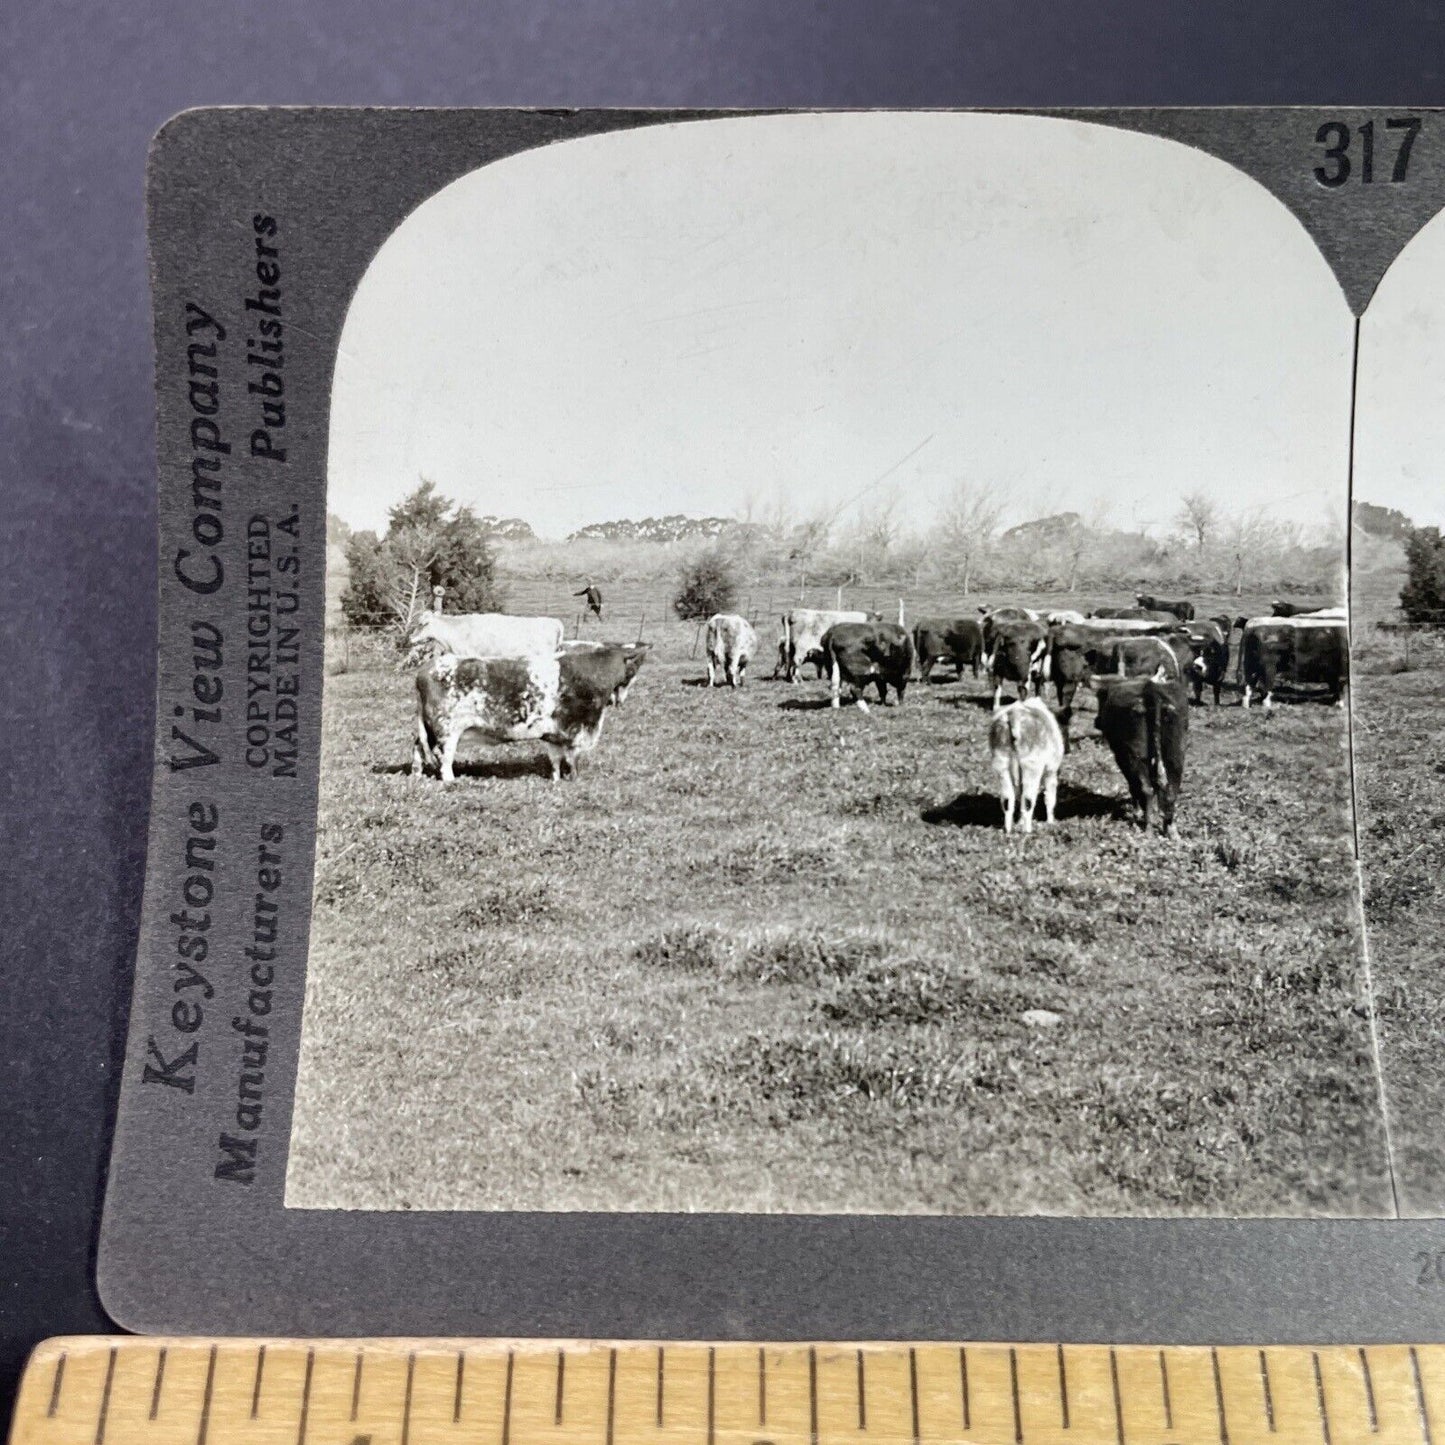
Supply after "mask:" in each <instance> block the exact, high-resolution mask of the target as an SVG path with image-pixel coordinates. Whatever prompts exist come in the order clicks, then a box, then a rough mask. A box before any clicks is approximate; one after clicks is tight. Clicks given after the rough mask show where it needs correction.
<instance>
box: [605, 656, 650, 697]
mask: <svg viewBox="0 0 1445 1445" xmlns="http://www.w3.org/2000/svg"><path fill="white" fill-rule="evenodd" d="M651 646H652V644H651V643H650V642H627V643H624V644H623V646H622V674H623V680H622V681H621V682H620V683H618V684H617V686H616V687H615V688H613V689H612V701H613V702H621V701H622V700H623V699H624V698H625V697H626V696H627V689H628V688H630V687H631V686H632V680H633V678H635V677H636V676H637V673H638V670H639V669H640V668H641V667H642V664H643V663H644V662H646V661H647V653H648V649H649V648H650V647H651Z"/></svg>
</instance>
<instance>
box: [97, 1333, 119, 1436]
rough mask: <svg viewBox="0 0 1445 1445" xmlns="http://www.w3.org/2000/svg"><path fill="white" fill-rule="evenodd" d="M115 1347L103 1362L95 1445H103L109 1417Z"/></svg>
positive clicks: (113, 1381) (113, 1378)
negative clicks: (103, 1377) (102, 1382)
mask: <svg viewBox="0 0 1445 1445" xmlns="http://www.w3.org/2000/svg"><path fill="white" fill-rule="evenodd" d="M115 1355H116V1350H115V1346H114V1345H112V1346H111V1347H110V1356H109V1358H108V1359H107V1360H106V1362H105V1385H104V1387H103V1388H102V1389H101V1392H100V1416H99V1418H98V1419H97V1420H96V1422H95V1445H105V1424H106V1420H107V1418H108V1417H109V1415H110V1387H111V1385H112V1384H114V1383H115Z"/></svg>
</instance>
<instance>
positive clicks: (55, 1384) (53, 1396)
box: [45, 1350, 65, 1420]
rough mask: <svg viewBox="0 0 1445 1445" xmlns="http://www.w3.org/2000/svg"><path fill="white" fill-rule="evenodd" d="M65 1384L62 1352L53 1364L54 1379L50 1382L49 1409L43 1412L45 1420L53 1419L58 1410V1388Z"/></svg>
mask: <svg viewBox="0 0 1445 1445" xmlns="http://www.w3.org/2000/svg"><path fill="white" fill-rule="evenodd" d="M64 1383H65V1352H64V1351H63V1350H62V1351H61V1354H60V1358H59V1359H58V1360H56V1362H55V1378H54V1379H53V1380H51V1382H50V1408H49V1409H48V1410H46V1412H45V1418H46V1419H47V1420H53V1419H54V1418H55V1412H56V1411H57V1410H58V1409H59V1408H60V1387H61V1385H63V1384H64Z"/></svg>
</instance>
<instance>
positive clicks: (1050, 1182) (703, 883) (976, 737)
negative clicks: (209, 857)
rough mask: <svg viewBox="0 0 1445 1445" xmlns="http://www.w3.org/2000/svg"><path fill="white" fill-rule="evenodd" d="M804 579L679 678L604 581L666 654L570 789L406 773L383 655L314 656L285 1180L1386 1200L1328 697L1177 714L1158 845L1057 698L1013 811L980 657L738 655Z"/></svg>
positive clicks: (908, 1196) (1299, 1202)
mask: <svg viewBox="0 0 1445 1445" xmlns="http://www.w3.org/2000/svg"><path fill="white" fill-rule="evenodd" d="M536 588H537V591H536V595H535V596H526V595H520V594H521V593H522V592H523V591H524V590H525V589H524V585H523V584H522V583H520V582H519V583H514V584H513V587H512V592H513V605H514V606H517V607H518V608H519V609H521V608H525V609H527V610H532V609H536V610H547V609H548V608H550V607H553V606H555V605H556V604H555V603H554V602H553V600H552V599H551V596H550V594H549V593H547V592H546V591H545V584H542V583H538V584H536ZM790 600H796V599H782V598H774V597H758V598H754V599H753V600H752V607H751V610H752V611H753V612H754V613H755V614H756V615H757V616H758V620H759V625H760V637H761V641H762V648H763V652H764V656H763V657H761V658H760V659H759V660H758V664H757V665H756V673H757V676H756V677H755V679H754V680H753V681H751V682H749V683H748V685H747V686H746V687H745V688H743V689H741V690H739V691H736V692H734V691H731V690H727V689H719V690H717V691H709V690H708V689H707V688H705V687H700V686H698V685H697V683H698V680H699V679H700V678H701V677H702V675H703V663H702V660H701V658H694V657H692V656H691V647H692V643H693V635H692V629H690V628H683V627H681V626H678V625H676V624H667V625H665V626H659V625H658V623H657V621H656V618H657V616H658V615H659V614H657V613H655V612H654V610H653V609H654V607H655V605H656V601H657V599H656V598H654V597H652V596H651V594H650V593H649V591H648V588H647V587H645V586H638V587H635V588H633V589H630V590H629V589H626V588H623V587H620V586H614V587H612V588H610V589H609V595H608V606H609V622H608V624H607V625H606V626H605V627H604V628H603V629H601V631H602V632H603V633H604V635H610V636H615V637H619V638H622V639H627V640H630V638H631V637H633V636H635V635H636V630H637V628H638V625H639V622H640V621H641V619H642V616H643V614H644V612H645V613H646V615H647V617H648V618H649V619H653V620H650V621H648V622H647V623H646V626H645V628H644V631H645V632H646V633H647V635H648V636H650V637H651V638H652V639H653V641H654V643H655V647H654V652H653V656H652V658H651V660H650V661H649V662H648V664H647V666H646V667H645V668H644V669H643V671H642V673H641V674H640V676H639V678H638V681H637V683H636V685H635V686H634V687H633V689H632V692H631V693H630V695H629V696H628V699H627V701H626V702H625V703H624V704H623V705H622V706H621V707H619V708H617V709H616V710H614V712H612V713H611V714H610V715H609V717H608V720H607V724H606V728H605V731H604V735H603V738H602V741H601V744H600V746H599V747H598V749H597V750H596V752H594V753H593V754H591V755H590V756H589V757H588V758H587V759H586V760H584V762H583V764H582V771H581V776H580V777H579V778H578V779H577V780H576V781H575V782H570V783H564V784H553V783H551V782H550V781H548V780H547V779H546V778H544V777H543V776H541V775H540V774H539V772H538V771H537V770H536V769H535V768H534V767H533V762H534V761H535V759H534V755H533V754H534V750H531V749H529V748H527V747H525V746H521V745H518V746H517V747H514V748H510V749H503V750H488V749H487V748H485V747H483V746H481V745H479V744H471V745H467V750H466V757H467V758H468V760H469V764H470V766H469V770H468V771H467V772H466V774H465V775H464V776H460V777H459V779H458V781H457V782H456V783H455V784H454V785H452V786H450V787H445V786H443V785H441V784H438V783H435V782H430V781H428V782H422V783H417V782H413V781H412V780H411V779H409V778H408V777H407V776H405V774H404V773H402V772H400V771H398V770H397V768H398V765H399V764H401V763H403V762H404V760H405V758H406V757H407V755H408V753H409V746H410V744H409V738H410V729H411V720H410V708H411V692H410V682H409V680H408V678H406V677H405V676H404V675H401V674H398V673H396V672H394V671H392V670H388V669H381V668H372V669H365V668H361V667H357V666H353V667H352V669H351V670H350V671H347V672H345V673H339V674H334V675H332V676H330V677H328V679H327V692H326V703H325V737H324V753H323V769H322V780H321V805H320V833H319V840H318V860H317V882H316V910H315V917H314V922H313V935H312V941H311V954H310V963H309V967H308V979H307V1002H306V1020H305V1031H304V1032H305V1036H304V1039H303V1045H302V1059H301V1068H300V1080H299V1084H298V1090H297V1100H296V1114H295V1133H294V1137H293V1143H292V1152H291V1164H290V1174H289V1178H288V1185H287V1199H288V1203H289V1204H291V1205H293V1206H301V1207H306V1206H311V1207H327V1208H369V1209H398V1208H427V1209H452V1208H478V1209H557V1210H560V1209H618V1208H631V1209H645V1210H661V1209H667V1210H697V1209H720V1210H738V1211H754V1210H791V1211H800V1212H853V1211H878V1212H884V1213H924V1212H927V1213H934V1212H936V1213H984V1214H1015V1213H1037V1212H1048V1213H1062V1214H1135V1215H1137V1214H1176V1213H1178V1214H1193V1215H1204V1214H1215V1215H1233V1214H1272V1215H1378V1214H1382V1213H1385V1212H1387V1211H1388V1209H1389V1190H1388V1182H1387V1168H1386V1162H1385V1156H1384V1141H1383V1130H1382V1126H1381V1119H1380V1115H1379V1110H1378V1107H1377V1101H1376V1088H1375V1083H1374V1078H1373V1073H1372V1059H1371V1055H1370V1040H1369V1030H1368V1024H1367V1021H1366V1020H1365V1019H1364V1018H1362V1017H1361V1016H1360V1015H1359V1014H1358V1013H1357V1012H1355V1011H1354V1009H1353V1008H1352V1005H1354V1004H1355V1003H1356V1002H1357V1000H1358V999H1359V997H1360V993H1361V979H1360V951H1359V942H1360V938H1359V926H1358V921H1359V916H1358V906H1359V900H1358V897H1357V895H1356V891H1355V886H1354V878H1355V872H1354V867H1353V861H1352V853H1351V829H1350V815H1349V811H1348V798H1349V772H1348V763H1347V753H1346V748H1345V731H1344V718H1343V716H1342V714H1340V713H1339V712H1338V711H1336V710H1335V709H1333V708H1331V707H1328V706H1324V705H1320V704H1318V703H1316V702H1312V701H1299V702H1296V703H1291V704H1287V705H1285V706H1282V707H1280V708H1279V709H1278V710H1277V711H1276V713H1275V714H1274V715H1273V716H1271V717H1268V718H1266V717H1263V716H1262V715H1261V714H1260V712H1259V711H1258V710H1252V711H1251V712H1249V713H1245V712H1244V711H1243V710H1242V709H1240V708H1239V707H1238V706H1236V705H1234V703H1233V699H1232V698H1230V699H1227V702H1226V706H1224V707H1223V708H1220V709H1218V710H1217V711H1216V710H1215V709H1214V708H1213V707H1212V706H1206V707H1204V708H1202V709H1195V710H1193V711H1192V716H1191V741H1190V754H1189V765H1188V771H1187V774H1186V788H1185V795H1184V799H1183V802H1182V806H1181V814H1180V821H1181V829H1182V837H1181V839H1180V840H1179V841H1178V842H1175V843H1171V842H1166V841H1165V840H1163V839H1161V838H1160V837H1159V836H1158V835H1157V834H1156V835H1154V836H1152V837H1147V838H1146V837H1144V836H1143V835H1141V833H1140V832H1139V831H1138V829H1137V828H1136V827H1135V826H1134V825H1133V824H1132V822H1131V821H1130V820H1129V819H1128V818H1127V817H1125V816H1124V807H1123V798H1124V791H1125V790H1124V787H1123V783H1122V780H1121V779H1120V777H1119V775H1118V772H1117V770H1116V768H1115V766H1114V764H1113V762H1112V759H1111V758H1110V757H1109V755H1108V751H1107V749H1106V748H1105V747H1104V746H1103V745H1102V744H1101V743H1100V742H1098V741H1097V740H1096V739H1095V738H1094V737H1093V736H1092V732H1093V728H1092V702H1091V701H1090V700H1089V699H1088V698H1085V699H1084V700H1083V701H1082V702H1081V704H1080V708H1079V716H1078V718H1077V720H1076V725H1075V735H1076V737H1077V738H1078V739H1079V741H1078V744H1077V746H1076V748H1075V750H1074V751H1073V752H1071V753H1070V754H1069V756H1068V758H1067V760H1066V762H1065V768H1064V786H1063V788H1062V789H1061V795H1060V804H1061V805H1060V820H1059V822H1058V823H1057V824H1056V825H1055V827H1054V828H1053V829H1040V830H1039V831H1037V832H1036V833H1035V834H1034V835H1033V836H1032V837H1031V838H1021V837H1018V836H1015V837H1014V838H1012V839H1005V837H1004V835H1003V832H1002V829H1001V827H1000V818H1001V813H1000V810H999V807H998V803H997V799H996V797H995V796H994V795H993V793H992V787H993V778H992V773H991V770H990V768H989V766H988V759H987V747H986V736H987V723H988V717H989V713H988V706H987V695H986V692H985V689H984V685H983V684H982V683H976V682H974V681H973V680H972V678H966V679H965V680H964V681H962V682H961V683H960V682H954V681H952V680H951V679H950V680H949V681H947V682H940V683H936V684H933V685H929V686H923V685H915V686H914V687H912V688H910V689H909V692H908V697H907V700H906V702H905V703H904V705H903V706H902V707H901V708H893V707H890V708H886V709H883V708H877V707H874V708H873V709H872V711H871V712H869V713H868V714H866V715H864V714H862V713H860V712H858V711H857V710H856V709H843V710H840V711H839V712H836V713H835V712H832V711H831V710H830V709H828V708H827V707H826V706H821V707H819V706H816V705H815V704H819V703H822V702H823V701H824V699H825V696H826V687H825V686H824V685H823V684H820V683H814V682H807V683H803V684H801V685H798V686H796V687H790V686H788V685H787V684H784V683H771V682H768V681H767V680H766V673H767V672H768V670H769V668H770V654H769V653H768V649H769V647H770V646H771V642H772V631H771V628H770V627H769V626H768V624H767V621H766V619H767V617H768V616H769V615H771V613H772V612H773V611H775V610H777V608H778V605H779V603H780V602H783V603H785V604H786V602H788V601H790ZM809 600H811V601H815V602H816V601H829V600H831V598H823V597H817V598H811V599H809ZM846 600H848V601H850V602H856V603H857V604H858V605H860V606H871V607H875V608H876V609H877V610H879V611H882V612H884V613H885V615H887V616H890V617H891V616H893V615H894V614H895V611H896V602H890V600H889V599H888V598H886V597H884V596H882V595H877V596H872V597H870V596H866V595H852V596H850V597H849V598H847V599H846ZM1035 600H1043V599H1035ZM1071 600H1072V601H1073V602H1074V604H1075V605H1079V606H1087V605H1089V603H1090V602H1091V601H1094V600H1099V601H1102V600H1105V599H1102V598H1101V599H1088V598H1077V599H1071ZM1219 600H1220V601H1227V602H1228V604H1229V606H1230V607H1231V608H1233V606H1234V605H1235V599H1219ZM1245 602H1246V604H1248V603H1250V602H1253V603H1254V604H1255V605H1258V602H1259V599H1245ZM908 605H909V610H910V616H918V615H923V613H924V612H938V611H945V610H949V609H951V608H956V607H959V606H960V605H962V606H964V607H966V608H968V609H971V608H972V607H973V605H974V599H970V600H969V601H968V602H967V603H965V604H960V603H959V601H958V599H949V598H943V597H926V596H921V597H917V598H911V599H910V600H909V604H908ZM1207 610H1210V611H1214V610H1219V609H1218V608H1216V607H1214V606H1212V605H1209V606H1208V607H1207ZM1240 610H1247V609H1246V607H1241V608H1240ZM570 620H571V619H570V617H569V622H570ZM594 635H595V634H594ZM1035 1010H1047V1011H1048V1012H1049V1013H1050V1014H1053V1015H1057V1020H1056V1021H1055V1022H1054V1023H1053V1024H1052V1026H1048V1025H1047V1024H1040V1023H1038V1022H1030V1021H1029V1019H1027V1018H1026V1017H1025V1016H1026V1015H1029V1016H1030V1017H1032V1018H1035V1019H1037V1017H1038V1015H1035V1014H1033V1012H1032V1011H1035Z"/></svg>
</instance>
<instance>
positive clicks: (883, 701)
mask: <svg viewBox="0 0 1445 1445" xmlns="http://www.w3.org/2000/svg"><path fill="white" fill-rule="evenodd" d="M873 686H874V687H876V688H877V689H878V706H879V707H887V706H888V684H887V682H886V681H884V679H883V678H882V677H881V676H879V677H875V678H874V679H873Z"/></svg>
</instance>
